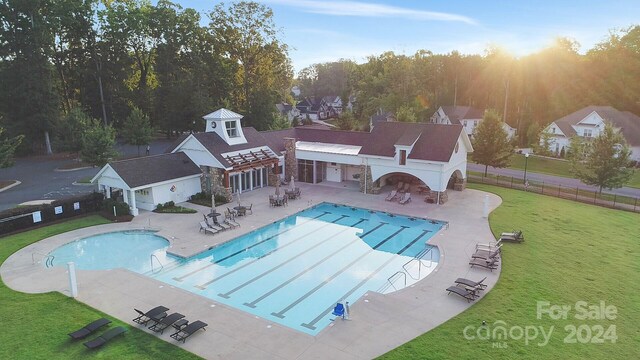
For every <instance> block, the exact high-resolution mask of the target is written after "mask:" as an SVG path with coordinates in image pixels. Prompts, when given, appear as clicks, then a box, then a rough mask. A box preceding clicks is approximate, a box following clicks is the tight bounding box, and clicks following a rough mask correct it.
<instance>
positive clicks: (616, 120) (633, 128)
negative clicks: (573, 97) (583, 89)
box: [554, 105, 640, 146]
mask: <svg viewBox="0 0 640 360" xmlns="http://www.w3.org/2000/svg"><path fill="white" fill-rule="evenodd" d="M594 111H595V112H596V113H597V114H598V115H599V116H600V117H601V118H602V119H604V121H605V122H608V123H610V124H612V125H613V126H614V127H616V128H619V129H620V131H621V132H622V135H623V136H624V138H625V140H627V143H629V145H631V146H639V145H640V117H638V116H637V115H635V114H633V113H631V112H629V111H620V110H618V109H616V108H614V107H611V106H594V105H591V106H587V107H585V108H582V109H580V110H578V111H575V112H573V113H571V114H569V115H567V116H564V117H561V118H560V119H558V120H556V121H554V123H555V124H556V125H557V126H558V127H559V128H560V131H562V133H564V134H565V135H566V136H567V137H571V136H574V135H576V131H575V129H574V128H573V125H577V124H578V123H579V122H580V121H581V120H583V119H584V118H585V117H587V116H588V115H589V114H591V113H592V112H594Z"/></svg>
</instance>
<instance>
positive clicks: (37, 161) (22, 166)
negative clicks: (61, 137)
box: [0, 140, 173, 210]
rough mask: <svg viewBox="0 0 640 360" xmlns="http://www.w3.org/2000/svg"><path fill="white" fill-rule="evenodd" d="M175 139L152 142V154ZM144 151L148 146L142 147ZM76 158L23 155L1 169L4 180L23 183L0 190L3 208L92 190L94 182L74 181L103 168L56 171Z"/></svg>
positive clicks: (132, 150)
mask: <svg viewBox="0 0 640 360" xmlns="http://www.w3.org/2000/svg"><path fill="white" fill-rule="evenodd" d="M172 142H173V140H157V141H154V142H153V143H152V144H151V151H150V153H151V155H154V154H160V153H163V152H164V151H165V150H166V148H167V147H168V146H169V145H170V144H171V143H172ZM117 150H118V151H119V152H120V153H121V154H123V155H124V156H126V157H130V156H136V155H137V147H135V146H131V145H122V144H119V145H118V146H117ZM140 150H141V152H142V154H143V155H144V153H145V148H144V147H141V149H140ZM73 161H74V160H73V159H52V158H49V157H46V156H37V157H29V158H19V159H17V160H16V164H15V165H14V166H12V167H10V168H7V169H0V180H19V181H21V182H22V183H21V184H20V185H18V186H14V187H13V188H11V189H9V190H5V191H3V192H0V210H5V209H10V208H12V207H15V206H16V205H19V204H21V203H23V202H27V201H31V200H48V199H61V198H65V197H69V196H74V195H80V194H86V193H90V192H92V191H93V190H94V189H95V186H93V185H73V183H74V182H76V181H78V180H80V179H83V178H86V177H93V176H94V175H95V174H97V173H98V170H100V169H99V168H89V169H80V170H73V171H56V169H58V168H60V167H62V166H64V165H66V164H69V163H72V162H73Z"/></svg>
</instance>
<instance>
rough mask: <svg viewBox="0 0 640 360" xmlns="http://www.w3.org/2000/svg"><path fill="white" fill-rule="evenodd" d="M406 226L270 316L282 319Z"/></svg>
mask: <svg viewBox="0 0 640 360" xmlns="http://www.w3.org/2000/svg"><path fill="white" fill-rule="evenodd" d="M408 228H409V227H408V226H404V225H401V226H400V229H399V230H398V231H396V232H394V233H393V234H391V235H389V236H388V237H387V238H386V239H384V240H382V241H381V242H380V243H378V244H377V245H376V246H374V247H373V248H371V249H369V250H367V252H366V253H364V254H362V255H360V256H359V257H357V258H356V259H355V260H353V261H352V262H350V263H349V264H348V265H347V266H345V267H343V268H342V269H340V270H338V272H336V273H335V274H333V275H331V277H330V278H328V279H326V280H324V281H323V282H321V283H320V284H318V285H317V286H316V287H314V288H313V289H311V290H309V291H308V292H307V293H306V294H304V295H302V296H301V297H299V298H298V299H296V300H295V301H294V302H292V303H291V304H289V305H287V307H285V308H284V309H282V310H280V311H278V312H277V313H276V312H273V313H271V315H273V316H275V317H277V318H280V319H284V314H285V313H286V312H287V311H289V310H291V309H293V308H294V307H296V306H297V305H298V304H299V303H300V302H302V301H304V299H306V298H308V297H309V296H311V295H313V293H315V292H316V291H318V290H319V289H320V288H322V287H323V286H325V285H327V284H328V283H330V282H331V281H333V279H335V278H336V277H338V276H340V275H341V274H342V273H343V272H345V271H346V270H347V269H348V268H350V267H351V266H353V264H355V263H357V262H358V261H360V260H362V259H363V258H364V257H365V256H368V255H369V254H371V253H372V252H374V251H375V250H376V249H377V248H379V247H380V246H382V245H383V244H384V243H386V242H387V241H389V240H391V239H393V238H394V237H395V236H396V235H398V234H399V233H400V232H401V231H403V230H405V229H408Z"/></svg>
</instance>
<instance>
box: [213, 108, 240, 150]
mask: <svg viewBox="0 0 640 360" xmlns="http://www.w3.org/2000/svg"><path fill="white" fill-rule="evenodd" d="M242 117H243V116H242V115H240V114H236V113H234V112H233V111H231V110H227V109H219V110H216V111H214V112H212V113H211V114H208V115H205V116H203V118H204V120H205V121H206V122H207V126H206V128H205V130H204V131H205V132H214V133H216V134H218V135H219V136H220V137H221V138H222V139H223V140H224V141H225V142H226V143H227V144H229V145H237V144H246V143H247V139H246V138H245V137H244V133H243V132H242V127H241V126H240V119H242Z"/></svg>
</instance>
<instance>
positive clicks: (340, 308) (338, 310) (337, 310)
mask: <svg viewBox="0 0 640 360" xmlns="http://www.w3.org/2000/svg"><path fill="white" fill-rule="evenodd" d="M331 315H335V316H339V317H341V318H343V319H344V317H345V309H344V305H343V304H342V303H337V304H336V306H335V307H334V308H333V312H332V313H331Z"/></svg>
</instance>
